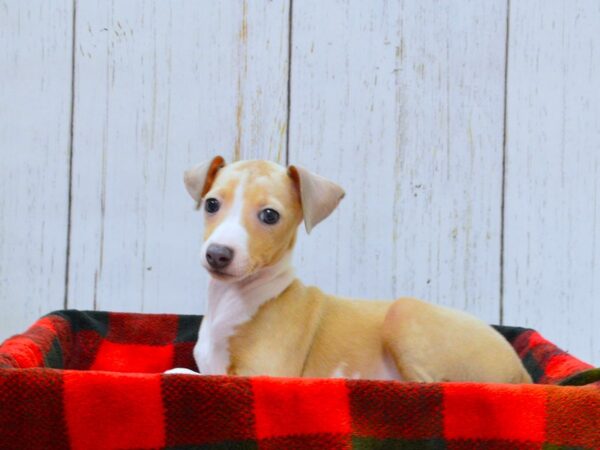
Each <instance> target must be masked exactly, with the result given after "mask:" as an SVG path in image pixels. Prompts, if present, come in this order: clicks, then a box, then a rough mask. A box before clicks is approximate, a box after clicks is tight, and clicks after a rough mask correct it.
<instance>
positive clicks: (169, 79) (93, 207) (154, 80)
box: [69, 0, 288, 313]
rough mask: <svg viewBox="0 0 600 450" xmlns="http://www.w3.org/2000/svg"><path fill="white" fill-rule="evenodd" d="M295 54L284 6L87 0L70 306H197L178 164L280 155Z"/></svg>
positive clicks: (195, 267)
mask: <svg viewBox="0 0 600 450" xmlns="http://www.w3.org/2000/svg"><path fill="white" fill-rule="evenodd" d="M287 53H288V3H287V2H237V1H226V2H210V1H201V2H198V1H191V0H190V1H170V2H142V1H130V2H121V1H113V2H106V1H95V2H85V3H82V4H81V5H80V8H79V12H78V16H77V56H76V80H77V84H76V97H75V100H76V102H75V114H76V120H75V135H74V160H73V164H74V166H73V174H74V175H73V176H74V195H73V221H72V241H71V264H70V268H71V270H70V279H71V282H70V286H69V306H71V307H77V308H97V309H104V310H124V311H150V312H159V311H169V312H188V313H191V312H193V313H200V312H202V311H203V305H204V295H205V292H206V275H205V274H204V269H202V267H201V266H200V260H199V251H200V244H201V231H202V230H201V222H202V220H201V215H200V214H198V213H195V212H194V210H193V204H192V201H191V199H190V198H189V197H188V195H187V193H186V192H185V189H184V187H183V182H182V174H183V170H185V169H187V168H189V167H190V166H191V165H194V164H195V163H197V162H200V161H202V160H205V159H208V158H210V157H212V156H214V155H215V154H217V153H220V154H223V155H224V156H226V157H227V158H228V159H229V160H231V159H232V158H249V157H252V158H254V157H258V158H270V159H275V160H280V161H282V162H283V161H284V160H285V131H286V116H287Z"/></svg>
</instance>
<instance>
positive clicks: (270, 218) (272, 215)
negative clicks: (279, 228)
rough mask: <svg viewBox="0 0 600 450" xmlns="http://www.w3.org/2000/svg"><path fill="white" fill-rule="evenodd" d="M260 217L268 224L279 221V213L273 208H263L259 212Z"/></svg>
mask: <svg viewBox="0 0 600 450" xmlns="http://www.w3.org/2000/svg"><path fill="white" fill-rule="evenodd" d="M258 218H259V219H260V221H261V222H262V223H266V224H267V225H275V224H276V223H277V222H279V213H278V212H277V211H275V210H274V209H271V208H266V209H263V210H262V211H261V212H259V213H258Z"/></svg>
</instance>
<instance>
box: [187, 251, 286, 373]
mask: <svg viewBox="0 0 600 450" xmlns="http://www.w3.org/2000/svg"><path fill="white" fill-rule="evenodd" d="M290 259H291V255H287V256H286V257H284V258H282V259H281V260H280V261H279V262H278V263H277V264H275V265H274V266H272V267H267V268H264V269H262V270H261V271H260V272H259V273H257V274H255V275H254V276H252V278H251V279H249V280H243V281H241V282H237V283H225V282H222V281H219V280H214V279H212V280H211V281H210V284H209V288H208V308H207V311H206V314H205V316H204V319H203V320H202V325H201V326H200V331H199V333H198V342H197V344H196V346H195V347H194V358H195V360H196V364H197V365H198V369H199V370H200V373H201V374H205V375H225V374H227V369H228V367H229V364H230V361H231V358H230V354H229V339H230V338H231V336H233V334H234V333H235V329H236V327H237V326H239V325H241V324H243V323H246V322H247V321H249V320H250V319H251V318H252V317H253V316H254V314H256V311H258V308H260V306H261V305H262V304H264V303H265V302H266V301H268V300H270V299H272V298H275V297H277V296H278V295H279V294H281V293H282V292H283V291H284V290H285V288H287V287H288V286H289V285H290V283H291V282H292V281H293V280H294V271H293V270H292V268H291V266H290Z"/></svg>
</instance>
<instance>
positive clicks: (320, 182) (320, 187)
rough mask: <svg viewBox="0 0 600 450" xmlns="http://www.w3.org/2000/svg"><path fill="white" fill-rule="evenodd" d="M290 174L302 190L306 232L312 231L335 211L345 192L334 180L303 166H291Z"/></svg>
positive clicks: (289, 168)
mask: <svg viewBox="0 0 600 450" xmlns="http://www.w3.org/2000/svg"><path fill="white" fill-rule="evenodd" d="M288 175H289V176H290V177H291V178H292V180H294V182H295V184H296V187H297V188H298V191H299V192H300V202H301V203H302V214H303V215H304V226H305V227H306V232H307V233H310V231H311V230H312V229H313V228H314V227H315V226H316V225H317V224H318V223H319V222H321V221H322V220H324V219H325V218H327V216H329V214H331V213H332V212H333V210H334V209H335V208H336V207H337V205H338V204H339V203H340V201H341V200H342V198H344V195H345V192H344V190H343V189H342V188H341V187H340V186H338V185H337V184H335V183H334V182H333V181H329V180H328V179H326V178H323V177H321V176H319V175H316V174H314V173H312V172H309V171H308V170H306V169H304V168H302V167H298V166H289V167H288Z"/></svg>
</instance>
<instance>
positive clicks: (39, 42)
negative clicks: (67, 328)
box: [0, 0, 73, 341]
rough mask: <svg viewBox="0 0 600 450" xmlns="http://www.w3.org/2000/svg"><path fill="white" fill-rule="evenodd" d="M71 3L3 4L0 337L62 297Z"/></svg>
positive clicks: (54, 305) (52, 307) (0, 22)
mask: <svg viewBox="0 0 600 450" xmlns="http://www.w3.org/2000/svg"><path fill="white" fill-rule="evenodd" d="M72 17H73V11H72V2H71V1H56V2H52V4H50V3H49V2H22V1H19V0H9V1H4V2H2V4H1V5H0V41H1V42H2V50H0V67H1V68H2V70H0V105H2V107H0V142H1V143H2V145H1V146H0V159H1V160H2V162H1V163H0V341H2V340H3V339H4V338H6V337H8V336H9V335H12V334H14V333H17V332H21V331H23V330H24V329H25V328H26V327H27V326H28V325H30V324H31V323H33V321H34V320H35V319H37V318H39V317H40V316H41V315H43V314H46V313H48V312H50V311H52V310H55V309H59V308H62V305H63V300H64V296H65V292H64V291H65V258H66V242H67V221H68V197H69V194H68V190H69V146H70V143H69V130H70V107H71V53H72V52H71V45H72V35H71V33H72Z"/></svg>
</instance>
